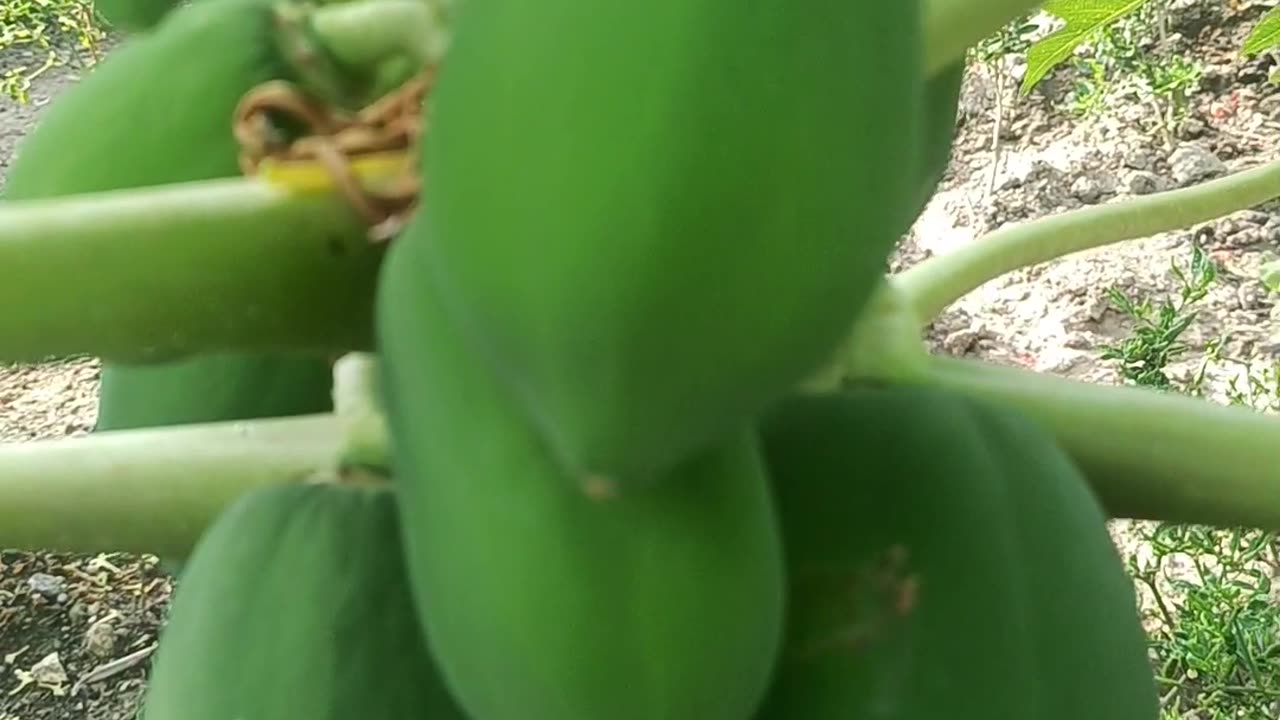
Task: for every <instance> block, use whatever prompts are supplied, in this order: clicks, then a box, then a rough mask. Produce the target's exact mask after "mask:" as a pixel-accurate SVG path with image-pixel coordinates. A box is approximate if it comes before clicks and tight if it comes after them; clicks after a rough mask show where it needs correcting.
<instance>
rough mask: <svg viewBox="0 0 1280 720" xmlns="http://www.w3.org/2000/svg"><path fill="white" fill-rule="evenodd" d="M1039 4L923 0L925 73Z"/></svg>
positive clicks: (1028, 0) (1014, 0) (958, 57)
mask: <svg viewBox="0 0 1280 720" xmlns="http://www.w3.org/2000/svg"><path fill="white" fill-rule="evenodd" d="M1039 6H1040V3H1039V2H1033V1H1032V0H925V2H924V8H923V9H924V71H925V74H927V75H934V74H936V73H939V72H941V71H942V70H943V69H945V68H947V67H948V66H950V65H951V64H952V63H953V62H955V61H956V60H961V59H963V58H964V57H965V54H966V53H967V52H968V50H969V48H970V47H972V46H974V45H977V44H978V43H979V42H981V41H983V40H985V39H986V38H987V37H988V36H990V35H992V34H994V33H995V32H996V31H998V30H999V29H1000V28H1002V27H1004V26H1005V25H1006V24H1007V23H1009V22H1010V21H1011V20H1013V19H1014V18H1016V17H1018V16H1019V15H1020V14H1022V13H1023V12H1026V11H1027V10H1030V9H1031V8H1035V7H1039Z"/></svg>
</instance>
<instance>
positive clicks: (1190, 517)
mask: <svg viewBox="0 0 1280 720" xmlns="http://www.w3.org/2000/svg"><path fill="white" fill-rule="evenodd" d="M930 364H931V370H932V375H931V377H930V378H929V380H928V382H929V383H931V384H933V385H936V386H940V387H944V388H948V389H951V390H954V391H956V392H960V393H963V394H966V395H970V396H974V397H978V398H982V399H985V400H991V401H995V402H999V403H1003V404H1006V405H1009V406H1013V407H1016V408H1018V409H1019V410H1021V411H1022V412H1023V413H1025V414H1026V415H1028V416H1029V417H1030V418H1031V419H1033V420H1035V421H1038V422H1040V423H1042V424H1043V425H1044V426H1045V427H1046V428H1047V429H1048V430H1049V431H1050V432H1051V433H1052V434H1053V435H1054V436H1055V437H1056V438H1057V440H1058V442H1059V443H1060V444H1061V445H1062V447H1063V448H1064V449H1065V450H1066V451H1067V453H1068V454H1069V455H1071V456H1072V457H1073V458H1074V459H1075V461H1076V463H1077V464H1078V465H1079V466H1080V468H1081V469H1082V470H1083V471H1084V473H1085V475H1086V476H1087V477H1088V479H1089V482H1090V484H1091V485H1092V486H1093V489H1094V492H1095V493H1096V494H1097V496H1098V497H1099V499H1100V500H1101V502H1102V504H1103V505H1104V506H1105V507H1106V509H1107V511H1108V513H1109V514H1111V515H1112V516H1113V517H1127V518H1138V519H1148V520H1164V521H1169V522H1178V523H1197V524H1206V525H1217V526H1226V527H1234V526H1247V527H1258V528H1265V529H1280V419H1277V418H1276V417H1274V416H1270V415H1264V414H1262V413H1258V412H1255V411H1253V410H1251V409H1247V408H1241V407H1228V406H1224V405H1218V404H1215V403H1212V402H1209V401H1206V400H1200V399H1197V398H1193V397H1189V396H1186V395H1179V394H1175V393H1169V392H1161V391H1157V390H1152V389H1149V388H1140V387H1127V386H1126V387H1116V386H1105V385H1096V384H1092V383H1085V382H1078V381H1074V380H1067V379H1063V378H1058V377H1054V376H1051V375H1046V374H1043V373H1036V372H1032V371H1029V370H1020V369H1015V368H1008V367H1001V366H998V365H994V364H991V363H987V362H981V361H975V360H965V359H957V358H948V357H934V358H932V359H931V360H930Z"/></svg>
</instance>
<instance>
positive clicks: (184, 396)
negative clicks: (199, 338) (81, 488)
mask: <svg viewBox="0 0 1280 720" xmlns="http://www.w3.org/2000/svg"><path fill="white" fill-rule="evenodd" d="M100 388H101V389H100V391H99V398H98V422H97V425H96V428H95V429H96V430H98V431H105V430H129V429H133V428H143V427H158V426H162V425H185V424H188V423H206V422H225V421H231V420H248V419H252V418H270V417H286V416H291V415H306V414H309V413H322V412H329V411H330V410H332V409H333V402H332V397H331V396H332V388H333V373H332V371H331V369H330V365H329V361H328V360H326V359H325V358H322V357H313V356H310V355H298V356H292V355H240V354H236V355H228V354H219V355H209V356H201V357H197V358H193V359H189V360H182V361H179V362H174V363H157V364H154V365H137V366H123V365H107V366H105V367H104V368H103V369H102V381H101V386H100Z"/></svg>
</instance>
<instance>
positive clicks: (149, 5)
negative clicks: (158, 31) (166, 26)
mask: <svg viewBox="0 0 1280 720" xmlns="http://www.w3.org/2000/svg"><path fill="white" fill-rule="evenodd" d="M177 6H178V3H177V1H176V0H94V3H93V9H94V11H95V12H97V13H98V15H100V16H102V18H103V19H104V20H106V21H107V23H108V24H109V25H111V26H112V27H113V28H115V29H117V30H122V31H124V32H131V33H132V32H141V31H145V30H149V29H150V28H152V27H154V26H155V25H156V24H157V23H159V22H160V21H161V20H162V19H163V18H164V17H165V15H166V14H168V13H169V12H170V11H171V10H173V9H174V8H176V7H177Z"/></svg>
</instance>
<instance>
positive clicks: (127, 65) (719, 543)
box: [6, 0, 1158, 720]
mask: <svg viewBox="0 0 1280 720" xmlns="http://www.w3.org/2000/svg"><path fill="white" fill-rule="evenodd" d="M270 8H271V4H270V3H269V2H268V0H200V1H199V2H197V3H196V4H193V5H190V6H187V7H182V8H179V9H172V10H168V11H166V12H167V14H164V16H163V19H162V20H159V21H158V22H156V23H153V27H150V28H149V29H147V30H146V31H144V32H141V33H139V34H138V35H136V36H134V37H133V38H131V39H130V41H129V43H130V44H129V45H127V46H126V47H125V48H124V49H122V51H120V52H119V53H117V54H116V55H114V56H112V57H111V58H109V59H108V60H107V61H106V62H104V63H103V65H102V66H101V67H100V68H99V69H98V70H96V71H95V73H94V74H93V75H91V76H90V77H89V78H88V79H87V80H86V81H85V82H84V83H82V84H81V85H79V86H77V87H76V88H74V89H73V90H72V91H70V92H69V93H68V95H67V96H66V97H64V98H60V99H59V102H58V103H57V104H55V105H54V106H53V108H51V110H50V112H48V113H47V114H46V116H45V118H44V121H43V123H42V124H41V126H40V128H39V129H38V130H37V132H36V133H35V134H34V135H33V136H31V138H30V139H29V140H28V141H27V142H26V143H25V144H24V147H23V148H22V149H21V151H20V154H19V157H18V162H17V163H16V164H15V166H14V168H13V170H12V172H11V175H10V178H9V181H8V182H9V184H8V186H7V187H6V198H7V199H28V198H39V197H53V196H57V195H66V194H73V193H85V192H94V191H101V190H111V189H125V188H132V187H141V186H145V185H157V184H165V183H176V182H183V181H187V180H194V179H200V178H214V177H226V176H231V175H235V174H237V173H238V170H237V156H238V148H237V147H236V144H235V139H234V137H233V135H232V133H231V132H230V125H229V121H230V118H231V117H232V115H233V114H234V111H235V108H236V106H237V104H238V103H239V102H240V100H241V98H242V97H243V96H244V94H245V93H246V92H247V91H248V90H249V89H251V88H252V87H255V86H258V85H260V84H262V83H265V82H269V81H274V80H280V79H289V78H290V77H291V72H292V71H293V70H292V69H291V67H290V65H289V63H288V62H287V58H282V57H281V55H280V50H279V45H278V44H277V43H274V42H272V41H271V39H270V38H271V33H272V31H273V30H272V28H273V27H274V26H273V24H272V20H271V18H272V16H271V14H270ZM139 22H140V23H141V24H148V22H149V21H145V20H144V21H139ZM453 22H454V23H455V24H454V26H453V27H452V28H451V39H450V46H449V51H448V56H447V59H446V61H445V62H444V63H443V64H442V66H441V67H440V69H439V73H438V75H436V79H435V84H434V86H433V88H432V91H431V94H430V97H429V98H428V99H427V100H426V101H425V102H426V104H427V105H428V106H429V113H427V114H426V115H429V123H427V119H426V115H424V119H423V123H424V125H423V128H422V130H423V132H422V137H423V138H424V141H423V142H422V143H421V145H420V147H419V148H418V150H417V152H420V157H419V158H418V161H419V165H420V167H421V168H422V172H423V175H424V178H425V179H426V182H425V183H424V186H423V187H424V188H425V190H424V192H423V196H422V197H421V198H420V200H419V201H418V203H417V206H416V208H415V209H414V211H413V213H412V215H411V217H410V219H409V221H408V224H407V225H406V226H404V227H403V228H402V229H401V230H400V231H399V232H398V233H397V234H396V235H395V237H394V239H393V240H392V242H391V243H390V247H389V249H388V251H387V253H386V255H385V258H384V260H383V262H382V265H381V268H380V274H379V278H378V290H377V296H376V298H373V299H372V301H371V306H372V308H373V309H372V310H371V313H370V318H369V322H370V324H371V326H372V327H373V328H374V330H375V332H376V338H377V352H378V355H379V359H380V363H381V365H380V367H381V378H380V381H381V382H380V386H381V391H380V393H381V394H380V396H379V401H380V402H381V404H382V406H383V408H384V411H385V419H386V421H387V427H388V429H389V431H390V435H391V441H392V448H393V456H392V458H391V461H390V463H389V466H388V467H386V468H383V470H384V471H386V475H385V476H379V475H376V474H375V476H373V477H372V478H370V477H369V476H368V475H367V474H355V475H339V476H338V477H337V478H336V479H335V478H323V479H318V481H317V482H307V483H298V484H294V485H286V486H278V487H265V488H261V489H259V490H255V491H252V492H250V493H248V494H246V495H245V496H243V497H241V498H240V499H239V500H238V501H237V502H236V503H235V504H234V505H233V506H231V507H230V508H228V509H227V510H226V511H225V512H224V513H223V514H222V515H221V516H220V517H219V518H218V520H217V521H216V522H215V523H214V525H213V526H212V527H211V528H209V529H207V530H206V531H205V533H204V534H203V536H202V537H201V538H200V540H199V543H198V544H197V546H196V548H195V551H194V552H193V554H192V556H191V557H190V558H189V562H188V564H187V565H186V567H185V569H184V574H183V577H182V578H181V580H180V581H179V583H178V587H177V592H176V595H175V597H174V601H173V605H172V608H171V612H170V617H169V621H168V623H167V625H166V627H165V629H164V631H163V633H162V636H161V641H160V648H159V651H158V653H157V655H156V658H155V660H154V665H153V672H152V676H151V681H150V686H149V688H148V691H147V695H146V698H145V700H144V707H143V711H142V718H143V720H233V719H242V720H302V719H303V718H305V719H306V720H326V719H331V720H339V719H347V718H351V719H355V718H369V719H370V720H391V719H392V718H396V719H405V718H422V719H423V720H438V719H444V720H453V719H455V718H456V719H461V718H473V719H475V720H719V719H723V720H749V719H752V718H755V719H757V720H774V719H778V720H782V719H786V720H794V719H800V718H803V719H806V720H808V719H813V720H824V719H826V718H831V719H832V720H835V719H837V718H839V719H841V720H844V719H846V718H872V717H874V718H881V719H884V720H919V719H922V718H933V717H955V718H983V719H984V720H987V719H993V720H1006V719H1007V720H1023V719H1025V718H1042V719H1045V720H1054V719H1058V718H1061V719H1062V720H1067V719H1068V718H1070V719H1071V720H1077V719H1078V718H1090V719H1091V720H1122V719H1123V720H1138V719H1141V718H1150V719H1151V720H1155V718H1156V717H1157V715H1158V706H1157V698H1156V694H1155V688H1154V683H1153V680H1152V672H1151V669H1150V667H1149V666H1148V660H1147V656H1146V648H1145V641H1144V636H1143V632H1142V628H1141V626H1140V624H1139V621H1138V616H1137V612H1136V607H1135V598H1134V593H1133V589H1132V586H1131V584H1130V582H1129V580H1128V579H1127V577H1126V575H1125V573H1124V569H1123V567H1122V565H1121V563H1120V560H1119V558H1118V556H1117V555H1116V553H1115V550H1114V548H1113V547H1112V546H1111V545H1110V538H1109V535H1108V534H1107V531H1106V527H1105V522H1106V516H1105V515H1104V514H1103V512H1102V510H1101V509H1100V508H1099V505H1098V503H1097V501H1096V499H1095V498H1094V496H1093V495H1092V494H1091V492H1090V490H1089V488H1088V486H1087V484H1086V482H1085V479H1084V478H1083V476H1082V475H1081V473H1080V471H1079V469H1078V468H1077V467H1076V466H1075V465H1073V463H1072V461H1071V460H1070V459H1069V458H1068V457H1067V456H1066V455H1065V454H1064V453H1063V451H1062V450H1061V449H1060V448H1059V447H1057V445H1056V444H1055V443H1054V440H1053V439H1052V438H1051V437H1050V436H1049V435H1048V434H1047V433H1046V432H1045V431H1044V430H1043V429H1042V428H1040V427H1039V426H1037V425H1035V424H1034V423H1033V422H1031V421H1030V420H1029V419H1027V418H1026V417H1024V416H1022V415H1020V414H1019V413H1017V412H1016V411H1014V410H1012V409H1010V408H1006V407H1003V406H999V405H995V404H990V403H986V402H981V401H978V400H974V399H971V398H968V397H962V396H958V395H954V394H951V393H948V392H943V391H940V390H937V389H935V388H930V387H927V386H918V385H908V384H902V383H891V384H871V383H867V382H861V383H856V384H850V385H847V386H846V387H843V388H841V389H839V390H838V391H835V392H827V393H823V394H810V393H803V392H801V391H800V390H799V389H798V388H799V387H800V386H801V384H802V382H803V381H804V380H805V379H806V378H808V377H809V376H810V375H811V374H812V373H813V372H814V371H816V370H818V369H819V368H821V367H822V366H823V365H824V364H825V363H826V362H827V361H829V360H830V359H831V358H832V356H833V355H834V354H835V353H837V352H838V351H839V348H840V346H841V344H842V343H843V342H844V341H845V340H846V338H847V337H848V335H849V332H850V330H851V328H852V327H853V326H854V325H855V324H856V323H857V321H858V319H859V317H860V316H861V313H862V312H863V310H864V308H865V307H866V305H867V303H868V302H869V300H870V298H871V297H872V295H873V293H874V292H875V288H876V286H877V284H878V283H879V282H880V281H881V279H882V278H883V274H884V272H885V270H886V265H887V260H888V257H889V254H890V253H891V251H892V249H893V247H894V245H895V243H896V242H897V241H898V240H899V238H900V237H901V236H902V235H903V234H904V233H905V232H906V231H907V230H908V229H909V227H910V225H911V224H912V222H913V221H914V219H915V218H916V216H917V215H918V214H919V212H920V211H921V209H922V208H923V206H924V203H925V202H926V201H927V200H928V199H929V197H930V196H931V195H932V194H933V191H934V188H935V187H936V185H937V183H938V182H939V180H940V178H941V177H942V174H943V172H944V170H945V168H946V165H947V163H948V160H949V158H950V153H951V144H952V137H953V131H954V119H955V113H956V105H957V102H958V97H959V90H960V82H961V79H962V76H963V69H964V68H963V64H962V63H961V62H957V63H956V64H955V65H953V66H951V67H949V68H947V69H946V70H945V71H943V72H942V73H940V74H937V75H935V76H932V77H928V76H926V74H925V73H924V72H923V71H922V68H921V63H920V57H921V55H922V44H923V42H924V41H923V38H922V37H921V30H920V27H921V5H920V3H917V2H915V1H914V0H912V1H907V2H880V3H851V2H827V1H825V0H819V1H818V2H811V3H806V4H797V3H786V2H764V3H754V4H752V3H746V4H743V3H727V2H723V0H651V1H650V2H647V3H586V2H582V1H581V0H542V1H541V2H537V3H532V2H522V1H519V0H484V1H483V2H469V3H463V4H462V5H461V7H460V8H459V10H458V12H457V13H456V15H455V16H453ZM179 57H190V58H198V59H199V62H195V61H192V62H189V63H175V62H173V60H176V59H177V58H179ZM121 91H124V92H121ZM161 99H163V103H164V104H165V108H166V109H165V110H163V111H160V112H157V113H153V114H148V113H142V114H139V113H138V112H137V108H139V107H146V106H148V103H151V104H152V105H153V106H154V105H155V103H157V102H161ZM103 108H106V110H104V109H103ZM169 111H172V112H173V113H174V114H168V113H169ZM86 116H87V117H104V118H109V119H110V124H109V125H108V126H107V127H105V128H100V130H101V133H100V135H96V136H94V138H95V139H94V140H93V141H92V142H89V143H77V144H75V145H74V148H75V150H76V151H77V152H75V153H72V152H69V151H68V148H67V147H66V146H65V145H64V144H65V143H67V142H68V138H70V137H71V135H70V131H71V129H72V128H73V127H82V126H83V123H84V122H85V120H84V118H85V117H86ZM428 124H429V128H430V132H429V133H428V132H426V129H427V126H428ZM144 137H145V138H146V142H147V143H149V146H148V147H149V149H148V150H147V151H146V152H143V153H140V154H139V155H137V156H135V157H136V158H137V159H136V160H131V161H129V162H120V161H119V147H120V144H121V142H122V141H123V139H124V138H135V139H136V138H144ZM330 392H331V380H330V375H329V364H328V360H327V359H325V358H317V357H309V356H307V357H298V356H271V357H261V356H252V357H249V356H221V355H219V356H213V355H206V356H200V357H196V358H188V359H183V360H180V361H176V362H173V363H168V364H155V365H150V366H145V367H141V366H127V365H114V366H108V367H107V368H106V370H104V381H103V391H102V409H101V411H100V424H99V429H104V430H105V429H122V428H129V427H142V426H154V425H171V424H180V423H185V422H200V421H209V420H217V419H244V418H249V417H268V416H279V415H287V414H301V413H307V412H319V411H323V410H324V409H326V408H328V407H329V401H330ZM373 470H376V468H375V469H370V468H364V471H365V472H366V473H367V472H372V471H373ZM357 479H359V480H367V481H368V482H358V481H356V480H357Z"/></svg>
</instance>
